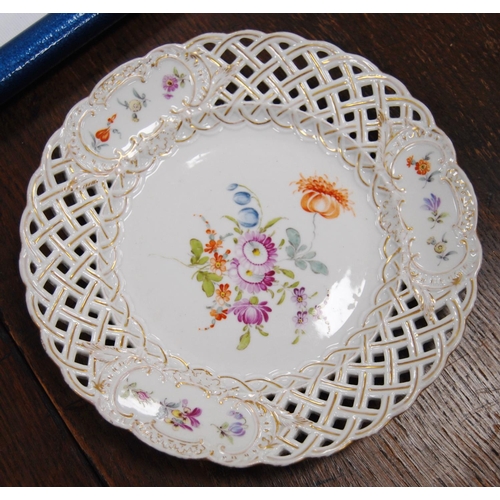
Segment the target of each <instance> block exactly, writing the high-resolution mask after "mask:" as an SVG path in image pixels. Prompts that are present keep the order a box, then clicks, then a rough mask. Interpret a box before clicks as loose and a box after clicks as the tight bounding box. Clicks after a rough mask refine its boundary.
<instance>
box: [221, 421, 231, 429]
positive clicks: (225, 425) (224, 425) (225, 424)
mask: <svg viewBox="0 0 500 500" xmlns="http://www.w3.org/2000/svg"><path fill="white" fill-rule="evenodd" d="M228 427H229V424H228V423H227V422H224V423H223V424H222V425H221V426H220V428H221V429H227V428H228Z"/></svg>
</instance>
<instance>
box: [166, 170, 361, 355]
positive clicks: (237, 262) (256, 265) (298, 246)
mask: <svg viewBox="0 0 500 500" xmlns="http://www.w3.org/2000/svg"><path fill="white" fill-rule="evenodd" d="M293 184H296V185H297V186H298V191H299V192H301V193H302V194H303V196H302V200H301V206H302V208H303V209H304V210H305V211H307V212H310V213H313V241H312V242H311V244H310V245H305V244H303V243H302V240H301V236H300V233H299V231H297V230H296V229H294V228H292V227H289V228H287V229H286V236H287V240H288V241H286V240H285V239H281V241H279V242H278V241H276V236H275V225H276V224H278V223H280V222H282V221H283V220H284V217H275V218H272V219H270V220H268V221H267V222H265V221H264V218H263V209H262V204H261V202H260V200H259V198H258V196H257V195H256V194H255V193H254V192H253V191H252V190H251V189H250V188H248V187H246V186H243V185H241V184H230V185H229V186H228V188H227V189H228V191H230V192H232V197H233V201H234V203H235V204H236V205H237V206H238V207H241V208H239V210H238V212H237V214H236V215H235V217H233V216H230V215H224V216H223V218H225V219H227V220H229V221H230V222H232V224H233V231H234V232H230V233H227V234H223V235H222V234H220V233H218V232H217V231H216V230H215V229H213V228H212V227H211V225H210V223H209V221H208V220H207V219H205V217H203V216H202V215H200V216H199V217H200V218H201V219H202V220H203V222H204V224H205V235H206V236H205V238H206V239H205V240H204V242H202V241H201V240H199V239H197V238H192V239H191V240H190V242H189V244H190V255H191V257H190V262H189V264H187V263H185V262H181V263H182V264H183V265H184V266H186V267H189V268H192V269H194V273H193V275H192V279H196V280H197V281H199V282H200V285H201V289H202V291H203V292H204V293H205V295H206V296H207V298H208V299H211V303H209V305H208V306H206V307H207V309H208V311H209V315H210V325H209V326H208V327H206V328H200V330H209V329H211V328H214V327H215V326H216V325H217V324H218V323H219V322H221V321H225V320H227V319H228V317H230V316H234V317H235V318H236V319H237V321H238V322H239V323H241V324H242V335H241V336H240V339H239V343H238V345H237V349H238V350H244V349H246V348H247V347H248V345H249V344H250V341H251V335H252V333H253V332H257V333H259V334H260V335H262V336H264V337H267V336H268V335H269V333H268V332H267V331H266V326H265V324H266V323H267V322H268V321H269V318H270V315H271V314H272V313H273V308H276V307H278V306H280V305H282V304H283V303H284V302H285V300H286V299H287V297H289V300H291V301H292V302H293V304H294V305H295V310H296V312H295V315H294V316H293V318H292V320H293V322H294V323H295V337H294V340H293V341H292V344H297V343H298V341H299V339H300V336H301V335H302V334H305V330H304V327H305V325H306V323H308V321H309V319H310V317H311V316H316V315H318V314H320V311H319V310H318V308H319V306H317V305H316V306H314V305H312V303H311V302H310V301H311V300H312V299H313V298H314V297H315V296H316V295H317V292H315V293H312V294H309V293H307V292H306V288H305V287H304V286H301V285H300V281H299V280H297V278H296V276H295V272H294V271H292V270H291V269H289V268H288V267H283V266H282V265H281V264H280V263H281V262H283V261H288V262H289V263H290V264H292V263H293V264H294V265H295V267H296V268H298V269H299V270H300V271H306V270H307V268H308V267H309V269H310V271H312V273H314V274H318V275H325V276H327V275H328V268H327V266H326V265H325V264H324V263H322V262H321V261H319V260H317V259H316V252H315V251H313V250H312V246H313V243H314V238H315V236H316V216H317V215H318V214H319V215H320V216H322V217H324V218H325V219H333V218H336V217H338V216H339V215H340V213H341V212H342V211H343V210H351V211H352V207H351V205H350V203H349V199H348V193H347V190H345V189H338V188H336V186H335V183H333V182H330V181H329V180H328V178H327V177H326V176H314V177H309V178H304V177H302V176H301V179H300V180H299V181H297V182H295V183H293ZM229 247H231V248H229ZM176 260H177V259H176ZM179 262H180V261H179Z"/></svg>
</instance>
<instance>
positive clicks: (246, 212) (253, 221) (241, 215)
mask: <svg viewBox="0 0 500 500" xmlns="http://www.w3.org/2000/svg"><path fill="white" fill-rule="evenodd" d="M238 221H239V223H240V224H241V225H242V226H243V227H248V228H251V227H255V226H256V225H257V224H258V223H259V214H258V212H257V210H255V209H254V208H250V207H247V208H243V209H242V210H240V211H239V212H238Z"/></svg>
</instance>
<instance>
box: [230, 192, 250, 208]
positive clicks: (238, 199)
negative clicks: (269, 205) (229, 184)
mask: <svg viewBox="0 0 500 500" xmlns="http://www.w3.org/2000/svg"><path fill="white" fill-rule="evenodd" d="M251 199H252V197H251V195H250V193H247V192H245V191H238V192H237V193H234V196H233V200H234V202H235V203H237V204H238V205H248V204H249V203H250V200H251Z"/></svg>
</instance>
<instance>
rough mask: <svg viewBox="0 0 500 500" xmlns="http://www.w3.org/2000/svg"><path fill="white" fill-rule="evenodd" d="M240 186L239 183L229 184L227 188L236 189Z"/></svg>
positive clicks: (229, 189)
mask: <svg viewBox="0 0 500 500" xmlns="http://www.w3.org/2000/svg"><path fill="white" fill-rule="evenodd" d="M237 187H238V184H234V183H233V184H229V186H228V187H227V190H228V191H234V190H235V189H236V188H237Z"/></svg>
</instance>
